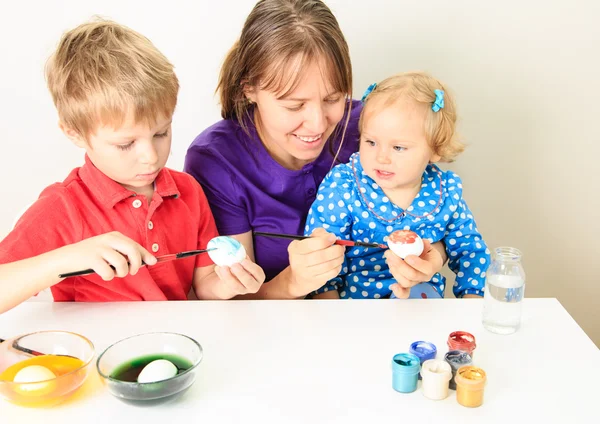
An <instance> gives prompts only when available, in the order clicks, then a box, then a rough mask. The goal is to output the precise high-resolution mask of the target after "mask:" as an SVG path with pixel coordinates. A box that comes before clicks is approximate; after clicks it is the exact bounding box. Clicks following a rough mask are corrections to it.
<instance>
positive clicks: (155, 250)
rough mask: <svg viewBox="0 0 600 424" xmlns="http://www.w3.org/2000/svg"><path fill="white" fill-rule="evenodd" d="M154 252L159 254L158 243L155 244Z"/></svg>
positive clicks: (153, 246)
mask: <svg viewBox="0 0 600 424" xmlns="http://www.w3.org/2000/svg"><path fill="white" fill-rule="evenodd" d="M152 251H153V252H154V253H156V252H158V243H154V244H153V245H152Z"/></svg>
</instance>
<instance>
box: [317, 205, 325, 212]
mask: <svg viewBox="0 0 600 424" xmlns="http://www.w3.org/2000/svg"><path fill="white" fill-rule="evenodd" d="M317 210H318V211H319V212H323V211H324V210H325V208H324V207H323V206H322V205H319V206H317Z"/></svg>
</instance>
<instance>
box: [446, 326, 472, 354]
mask: <svg viewBox="0 0 600 424" xmlns="http://www.w3.org/2000/svg"><path fill="white" fill-rule="evenodd" d="M448 345H451V346H452V347H453V348H454V349H456V350H463V349H466V350H469V351H471V350H473V349H475V347H476V346H477V345H476V343H475V336H474V335H472V334H471V333H467V332H466V331H454V332H452V333H450V335H449V336H448Z"/></svg>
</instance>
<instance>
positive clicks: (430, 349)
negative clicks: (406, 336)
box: [408, 341, 437, 380]
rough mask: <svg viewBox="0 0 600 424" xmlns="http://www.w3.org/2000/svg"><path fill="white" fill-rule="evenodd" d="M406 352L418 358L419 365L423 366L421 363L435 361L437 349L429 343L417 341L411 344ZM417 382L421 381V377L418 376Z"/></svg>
mask: <svg viewBox="0 0 600 424" xmlns="http://www.w3.org/2000/svg"><path fill="white" fill-rule="evenodd" d="M408 352H409V353H412V354H413V355H415V356H416V357H418V358H419V361H421V365H423V362H425V361H428V360H429V359H435V355H437V348H436V347H435V345H434V344H433V343H431V342H424V341H418V342H413V343H411V345H410V348H409V349H408ZM419 380H421V375H419Z"/></svg>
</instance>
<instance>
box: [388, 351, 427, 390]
mask: <svg viewBox="0 0 600 424" xmlns="http://www.w3.org/2000/svg"><path fill="white" fill-rule="evenodd" d="M420 370H421V361H419V358H418V357H417V356H416V355H413V354H412V353H397V354H396V355H394V358H393V359H392V387H393V388H394V390H395V391H397V392H400V393H412V392H414V391H415V390H417V382H418V381H419V380H418V376H419V371H420Z"/></svg>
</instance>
